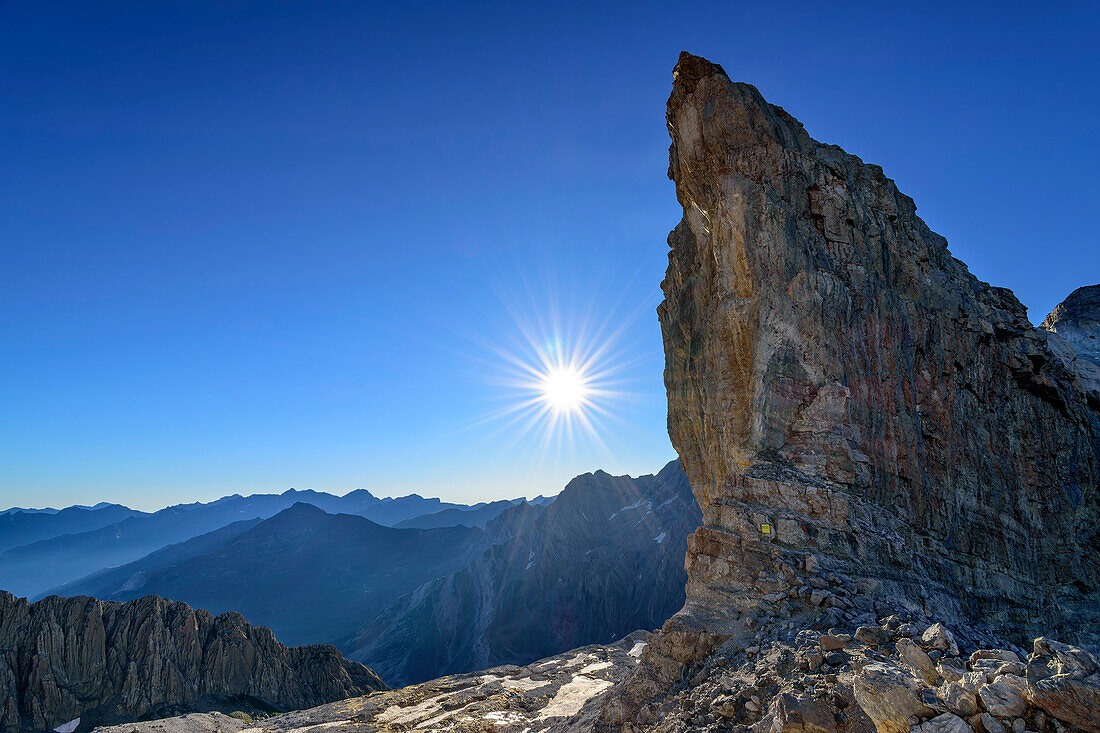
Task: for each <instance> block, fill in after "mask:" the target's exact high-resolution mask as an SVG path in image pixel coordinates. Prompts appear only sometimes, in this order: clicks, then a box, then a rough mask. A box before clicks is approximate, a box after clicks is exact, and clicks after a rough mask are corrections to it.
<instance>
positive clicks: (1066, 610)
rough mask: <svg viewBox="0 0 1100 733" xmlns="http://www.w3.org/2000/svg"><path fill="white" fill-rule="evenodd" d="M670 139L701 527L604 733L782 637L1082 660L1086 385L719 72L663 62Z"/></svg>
mask: <svg viewBox="0 0 1100 733" xmlns="http://www.w3.org/2000/svg"><path fill="white" fill-rule="evenodd" d="M667 120H668V128H669V132H670V135H671V137H672V146H671V148H670V165H669V176H670V177H671V178H672V179H673V181H675V183H676V193H677V197H678V199H679V201H680V203H681V205H682V206H683V210H684V216H683V220H682V221H681V222H680V223H679V224H678V225H677V227H676V228H675V229H674V230H673V232H672V233H671V234H670V236H669V244H670V247H671V252H670V254H669V267H668V272H667V274H666V278H665V281H664V283H663V284H662V287H663V290H664V293H665V300H664V302H663V303H662V305H661V306H660V308H659V311H658V312H659V316H660V320H661V325H662V331H663V334H664V345H665V355H666V369H665V384H666V387H667V391H668V400H669V416H668V424H669V433H670V435H671V438H672V441H673V444H674V445H675V447H676V449H677V451H678V452H679V454H680V458H681V463H682V465H683V467H684V469H685V471H686V472H687V474H688V478H689V480H690V482H691V486H692V489H693V491H694V492H695V495H696V498H697V500H698V502H699V505H700V508H701V509H702V511H703V526H702V527H701V528H700V529H699V530H698V531H697V532H696V533H695V534H694V535H693V536H692V537H691V538H689V542H688V555H687V569H688V574H689V580H688V585H687V601H686V604H685V607H684V609H683V610H682V611H681V612H680V613H678V614H677V615H676V616H675V617H674V618H673V619H671V620H670V621H669V622H668V623H667V624H666V626H665V628H664V631H663V633H662V634H661V635H660V636H659V637H658V638H655V639H654V640H652V641H651V643H650V645H649V647H648V648H647V653H646V655H645V657H644V658H643V663H642V665H641V667H640V669H639V670H638V672H637V673H636V674H635V675H634V679H633V680H632V681H631V682H630V683H628V684H627V685H624V687H623V689H622V690H619V691H616V693H615V694H613V695H612V696H611V697H610V698H609V699H608V702H607V703H606V711H605V717H604V722H605V723H607V724H608V725H620V724H622V723H624V722H626V721H628V720H635V721H636V722H637V721H638V720H639V719H638V718H637V717H636V716H637V715H638V713H639V710H643V709H644V707H645V704H646V701H647V700H652V699H656V698H659V697H660V696H661V695H662V694H663V691H664V690H667V689H668V687H669V686H670V685H671V684H672V683H673V682H674V681H675V680H676V679H677V678H678V676H679V675H680V674H681V672H682V669H683V668H684V667H685V665H688V664H690V663H692V662H693V661H695V660H697V659H700V658H702V657H704V656H706V655H707V654H708V653H709V652H710V650H712V649H713V648H715V646H716V645H717V644H719V643H722V642H723V641H725V640H733V641H734V642H739V643H742V644H748V643H751V640H752V638H753V635H754V633H755V632H754V629H759V628H761V627H763V626H766V625H774V624H776V623H787V622H786V619H796V620H798V623H801V620H802V619H803V618H810V617H814V616H823V615H828V617H829V618H832V619H835V620H838V621H839V620H843V619H844V618H845V617H846V614H847V615H849V616H851V617H853V618H854V617H855V616H857V615H858V614H869V615H871V617H872V618H873V617H874V615H875V614H876V613H879V614H883V615H885V614H886V613H892V612H895V611H902V612H908V613H912V614H914V615H915V616H919V617H921V618H925V619H929V618H934V619H937V620H942V621H943V622H944V623H946V624H948V625H954V626H955V627H956V628H958V629H959V634H960V635H962V636H967V635H969V638H964V639H962V641H964V642H976V641H978V640H979V638H978V637H979V636H980V635H981V634H983V633H985V632H989V633H991V634H995V635H997V636H999V637H1003V638H1006V639H1008V640H1011V641H1014V642H1016V643H1020V644H1026V643H1028V640H1029V639H1031V638H1033V637H1035V636H1039V635H1041V634H1049V635H1053V636H1055V637H1057V638H1062V639H1065V640H1067V641H1072V642H1074V643H1079V644H1083V645H1093V644H1095V643H1096V642H1097V641H1098V640H1100V623H1098V622H1100V591H1098V584H1100V524H1098V508H1100V503H1098V484H1100V418H1098V413H1097V410H1098V409H1100V399H1098V394H1097V393H1096V392H1094V391H1092V390H1091V388H1090V375H1089V374H1088V373H1087V371H1086V370H1085V368H1084V367H1081V366H1080V365H1077V364H1076V362H1075V360H1073V359H1072V358H1067V357H1066V354H1064V353H1059V352H1063V351H1064V349H1062V348H1061V346H1059V345H1058V344H1055V345H1052V342H1053V341H1057V339H1056V338H1052V336H1051V334H1050V333H1049V332H1048V331H1045V330H1041V329H1037V328H1035V327H1033V326H1032V325H1031V323H1030V322H1029V321H1028V318H1027V314H1026V310H1025V308H1024V307H1023V306H1022V305H1021V304H1020V303H1019V301H1018V300H1017V299H1016V298H1015V297H1014V296H1013V295H1012V293H1011V292H1010V291H1008V290H1006V289H1003V288H996V287H991V286H989V285H988V284H986V283H982V282H980V281H978V280H977V279H976V278H975V277H973V276H972V275H971V274H970V273H969V272H968V271H967V268H966V266H965V265H964V264H963V263H961V262H959V261H958V260H956V259H954V258H953V257H952V256H951V254H950V253H949V252H948V250H947V243H946V241H945V240H944V239H943V237H941V236H939V235H937V234H935V233H934V232H932V231H931V230H929V228H928V227H927V226H926V225H925V223H924V222H923V221H922V220H921V219H920V218H919V217H918V216H917V215H916V213H915V212H916V207H915V205H914V203H913V201H912V200H911V199H910V198H908V197H907V196H905V195H903V194H901V193H900V192H899V191H898V190H897V188H896V187H895V185H894V183H893V182H892V181H891V180H890V179H888V178H886V176H885V175H884V174H883V171H882V169H881V168H879V167H878V166H875V165H868V164H864V163H863V162H862V161H861V160H859V159H858V158H856V157H854V156H852V155H849V154H847V153H845V152H844V151H843V150H841V149H840V148H838V147H836V146H831V145H824V144H822V143H818V142H816V141H814V140H813V139H811V138H810V137H809V135H808V134H807V133H806V131H805V130H804V129H803V127H802V125H801V124H800V123H799V122H798V121H797V120H795V119H794V118H793V117H791V116H790V115H789V114H787V113H786V112H785V111H784V110H782V109H781V108H779V107H775V106H773V105H770V104H768V103H767V102H766V101H765V100H764V99H763V98H762V97H761V95H760V93H759V92H758V91H757V90H756V89H755V88H754V87H752V86H750V85H747V84H741V83H734V82H732V81H730V79H729V78H728V77H727V75H726V74H725V72H724V71H723V70H722V69H721V67H719V66H717V65H714V64H712V63H710V62H708V61H706V60H704V59H701V58H698V57H695V56H691V55H690V54H683V55H682V56H681V58H680V61H679V63H678V65H677V67H676V70H675V82H674V85H673V91H672V95H671V97H670V98H669V101H668V108H667ZM1062 343H1063V344H1064V341H1063V342H1062ZM1077 361H1080V360H1077ZM790 623H795V622H794V621H792V622H790ZM643 717H644V716H643Z"/></svg>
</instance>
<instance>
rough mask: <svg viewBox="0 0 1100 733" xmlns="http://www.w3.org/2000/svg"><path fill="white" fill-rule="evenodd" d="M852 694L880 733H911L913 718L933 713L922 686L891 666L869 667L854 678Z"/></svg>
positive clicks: (908, 675) (914, 679)
mask: <svg viewBox="0 0 1100 733" xmlns="http://www.w3.org/2000/svg"><path fill="white" fill-rule="evenodd" d="M852 692H853V695H854V696H855V699H856V702H857V703H858V704H859V706H860V708H862V709H863V712H865V713H866V714H867V717H869V718H870V719H871V720H872V721H874V724H875V728H876V729H877V730H878V733H908V731H909V718H910V717H912V716H914V715H915V716H917V717H927V716H929V715H931V714H932V712H933V710H932V708H930V707H929V706H928V705H926V704H925V703H924V702H923V700H922V692H923V688H922V686H921V684H920V682H919V681H918V680H917V679H916V678H915V677H913V676H912V675H910V674H909V673H907V672H903V671H902V670H900V669H898V668H897V667H895V666H893V665H889V664H883V663H878V662H875V663H871V664H868V665H866V666H865V667H864V668H863V669H862V670H860V672H859V674H857V675H856V676H855V677H854V678H853V680H852Z"/></svg>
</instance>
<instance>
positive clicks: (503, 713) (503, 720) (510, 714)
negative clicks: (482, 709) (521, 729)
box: [484, 710, 526, 725]
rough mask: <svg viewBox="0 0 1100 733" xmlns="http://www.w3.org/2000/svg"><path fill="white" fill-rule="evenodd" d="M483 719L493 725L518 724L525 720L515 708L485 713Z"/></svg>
mask: <svg viewBox="0 0 1100 733" xmlns="http://www.w3.org/2000/svg"><path fill="white" fill-rule="evenodd" d="M484 719H485V720H488V721H489V722H491V723H492V724H493V725H519V724H520V723H522V722H524V721H525V720H526V718H524V717H523V715H521V714H520V713H517V712H516V711H515V710H494V711H493V712H491V713H485V718H484Z"/></svg>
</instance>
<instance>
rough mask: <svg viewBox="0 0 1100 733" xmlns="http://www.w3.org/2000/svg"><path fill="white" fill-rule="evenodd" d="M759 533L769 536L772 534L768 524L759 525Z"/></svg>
mask: <svg viewBox="0 0 1100 733" xmlns="http://www.w3.org/2000/svg"><path fill="white" fill-rule="evenodd" d="M760 532H761V534H771V533H772V526H771V525H770V524H761V525H760Z"/></svg>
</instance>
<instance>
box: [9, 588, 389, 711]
mask: <svg viewBox="0 0 1100 733" xmlns="http://www.w3.org/2000/svg"><path fill="white" fill-rule="evenodd" d="M0 649H4V650H5V652H4V653H3V654H2V655H0V690H3V691H5V693H6V695H5V700H4V702H3V703H0V730H3V731H8V732H10V733H18V732H19V731H24V730H51V729H53V728H56V727H57V726H59V725H61V724H63V723H66V722H68V721H70V720H72V719H74V718H77V717H79V718H81V719H82V721H83V723H82V725H85V726H88V725H91V726H95V725H101V724H110V723H117V722H123V721H127V720H136V719H138V718H141V717H145V716H153V717H155V716H157V715H160V714H163V711H172V710H176V711H209V710H215V709H218V708H219V707H225V708H226V709H227V710H234V709H236V708H235V707H233V706H234V705H238V704H240V703H237V702H235V701H236V700H238V699H240V698H253V699H255V700H257V701H260V702H261V703H262V704H263V705H265V706H267V707H269V708H274V709H276V710H293V709H296V708H302V707H310V706H312V705H317V704H320V703H324V702H329V701H331V700H340V699H343V698H346V697H351V696H354V695H362V694H364V693H367V692H370V691H373V690H384V689H386V685H385V684H384V683H383V682H382V680H381V679H380V678H379V677H378V675H376V674H375V673H374V672H372V671H371V670H370V669H368V668H367V667H364V666H363V665H361V664H358V663H355V662H349V661H348V660H346V659H344V658H343V657H341V656H340V654H339V652H337V651H336V647H333V646H329V645H313V646H301V647H289V648H288V647H286V646H284V645H283V644H281V643H279V642H278V641H277V640H276V639H275V637H274V635H272V633H271V631H269V630H268V629H266V628H263V627H256V626H251V625H249V624H248V623H247V622H246V621H245V620H244V618H243V617H242V616H241V615H240V614H238V613H225V614H222V615H221V616H214V615H213V614H211V613H208V612H206V611H203V610H201V609H194V608H191V607H190V606H188V605H187V604H185V603H179V602H173V601H168V600H165V599H163V598H158V597H156V596H148V597H146V598H142V599H140V600H137V601H129V602H127V603H115V602H109V601H97V600H95V599H94V598H88V597H86V596H85V597H77V598H61V597H59V596H49V597H47V598H45V599H43V600H41V601H38V602H37V603H28V602H27V600H26V599H25V598H15V597H14V596H12V595H11V594H10V593H6V592H3V591H0Z"/></svg>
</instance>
